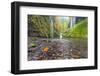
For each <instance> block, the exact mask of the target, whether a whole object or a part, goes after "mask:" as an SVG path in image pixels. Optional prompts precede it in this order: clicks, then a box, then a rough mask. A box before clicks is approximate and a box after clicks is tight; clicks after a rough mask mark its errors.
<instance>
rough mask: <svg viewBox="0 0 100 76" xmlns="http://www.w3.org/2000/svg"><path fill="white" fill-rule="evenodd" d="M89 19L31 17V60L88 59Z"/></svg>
mask: <svg viewBox="0 0 100 76" xmlns="http://www.w3.org/2000/svg"><path fill="white" fill-rule="evenodd" d="M87 41H88V18H87V17H74V16H46V15H28V60H29V61H31V60H55V59H56V60H59V59H81V58H88V50H87V48H88V44H87Z"/></svg>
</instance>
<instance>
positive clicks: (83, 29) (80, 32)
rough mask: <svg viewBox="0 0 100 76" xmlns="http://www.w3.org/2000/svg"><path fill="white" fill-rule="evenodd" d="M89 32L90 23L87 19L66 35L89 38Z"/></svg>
mask: <svg viewBox="0 0 100 76" xmlns="http://www.w3.org/2000/svg"><path fill="white" fill-rule="evenodd" d="M87 31H88V22H87V19H85V20H82V21H81V22H79V23H77V24H76V25H75V27H73V28H71V29H70V30H69V32H67V33H66V36H67V37H79V38H87V35H88V34H87Z"/></svg>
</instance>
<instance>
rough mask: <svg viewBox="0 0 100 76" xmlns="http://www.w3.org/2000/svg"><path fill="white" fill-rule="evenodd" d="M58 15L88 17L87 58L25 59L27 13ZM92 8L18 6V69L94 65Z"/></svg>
mask: <svg viewBox="0 0 100 76" xmlns="http://www.w3.org/2000/svg"><path fill="white" fill-rule="evenodd" d="M28 14H33V15H60V16H81V17H88V59H66V60H48V61H28V60H27V52H28V49H27V37H28V35H27V29H28V22H27V21H28V20H27V15H28ZM94 15H95V12H94V10H83V9H79V10H78V9H62V8H44V7H28V6H21V7H20V51H19V52H20V70H29V69H47V68H62V67H81V66H94V65H95V64H94V61H95V59H94V26H95V23H94Z"/></svg>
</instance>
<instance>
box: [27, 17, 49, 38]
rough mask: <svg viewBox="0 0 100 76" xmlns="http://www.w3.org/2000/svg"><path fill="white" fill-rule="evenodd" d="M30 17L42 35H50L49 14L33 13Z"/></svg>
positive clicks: (34, 26) (30, 20)
mask: <svg viewBox="0 0 100 76" xmlns="http://www.w3.org/2000/svg"><path fill="white" fill-rule="evenodd" d="M28 19H29V22H31V23H32V26H33V28H34V29H36V30H37V31H38V33H39V34H40V36H41V37H47V38H48V37H50V24H49V17H48V16H37V15H31V16H30V17H29V18H28Z"/></svg>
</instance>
